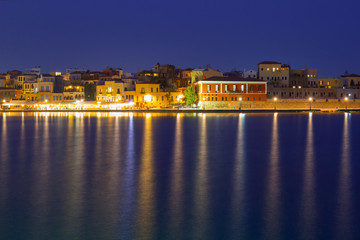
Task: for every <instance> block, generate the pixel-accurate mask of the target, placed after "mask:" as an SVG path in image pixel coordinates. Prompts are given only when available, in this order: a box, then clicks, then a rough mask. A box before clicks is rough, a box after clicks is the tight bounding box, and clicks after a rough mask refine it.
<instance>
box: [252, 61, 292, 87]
mask: <svg viewBox="0 0 360 240" xmlns="http://www.w3.org/2000/svg"><path fill="white" fill-rule="evenodd" d="M258 74H259V79H260V80H264V81H267V82H268V84H272V85H273V86H274V87H288V86H289V79H290V66H289V65H282V64H281V63H279V62H273V61H264V62H261V63H259V64H258Z"/></svg>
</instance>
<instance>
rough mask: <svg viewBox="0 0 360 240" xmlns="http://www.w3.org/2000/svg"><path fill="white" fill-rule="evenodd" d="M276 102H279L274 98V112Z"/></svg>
mask: <svg viewBox="0 0 360 240" xmlns="http://www.w3.org/2000/svg"><path fill="white" fill-rule="evenodd" d="M276 101H277V97H274V110H276Z"/></svg>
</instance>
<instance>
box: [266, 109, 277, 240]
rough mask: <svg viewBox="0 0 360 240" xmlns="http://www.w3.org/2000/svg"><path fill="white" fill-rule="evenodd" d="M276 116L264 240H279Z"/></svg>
mask: <svg viewBox="0 0 360 240" xmlns="http://www.w3.org/2000/svg"><path fill="white" fill-rule="evenodd" d="M279 146H280V143H279V136H278V114H277V113H275V114H274V118H273V126H272V138H271V149H270V159H269V167H268V179H267V182H268V183H267V184H268V186H267V190H266V191H267V193H266V195H265V196H267V197H266V203H265V236H264V238H265V239H279V234H280V213H281V212H280V204H281V203H280V179H279V178H280V176H279V174H280V169H279V168H280V165H279V164H280V163H279V161H280V159H279Z"/></svg>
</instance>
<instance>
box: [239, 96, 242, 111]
mask: <svg viewBox="0 0 360 240" xmlns="http://www.w3.org/2000/svg"><path fill="white" fill-rule="evenodd" d="M239 101H240V107H239V110H241V103H242V97H239Z"/></svg>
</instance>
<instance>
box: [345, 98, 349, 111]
mask: <svg viewBox="0 0 360 240" xmlns="http://www.w3.org/2000/svg"><path fill="white" fill-rule="evenodd" d="M348 100H349V98H348V97H346V98H345V110H347V101H348Z"/></svg>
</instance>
